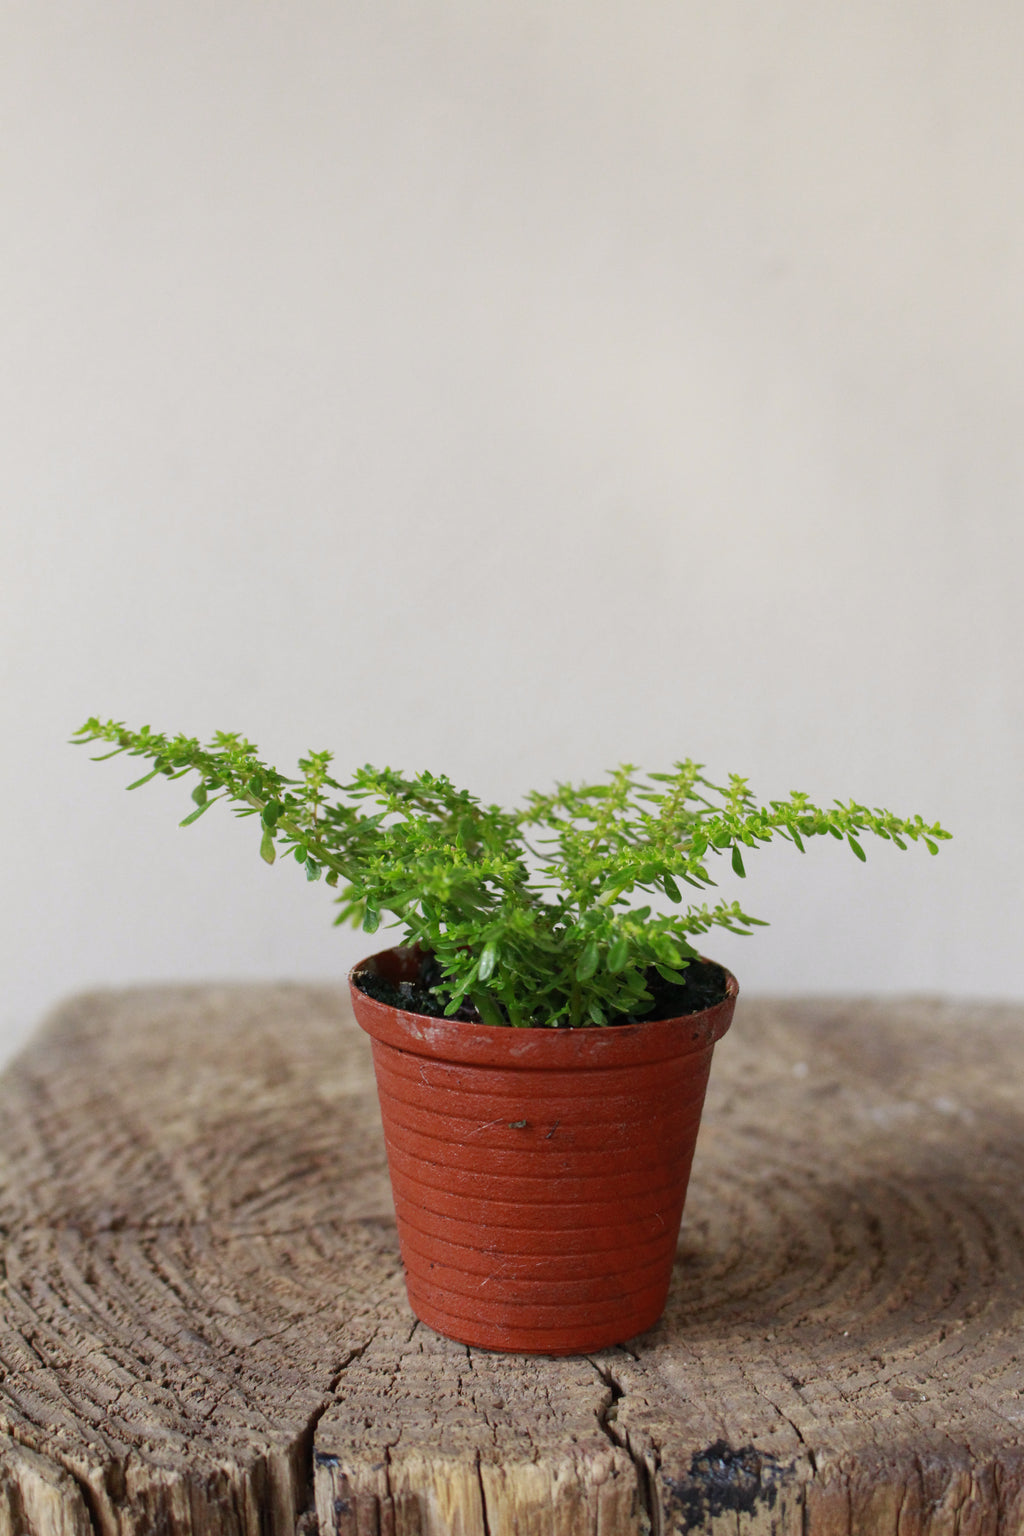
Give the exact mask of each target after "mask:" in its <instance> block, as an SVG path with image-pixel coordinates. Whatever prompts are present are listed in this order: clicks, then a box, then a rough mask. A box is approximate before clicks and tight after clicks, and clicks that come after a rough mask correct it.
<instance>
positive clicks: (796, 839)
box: [789, 827, 806, 853]
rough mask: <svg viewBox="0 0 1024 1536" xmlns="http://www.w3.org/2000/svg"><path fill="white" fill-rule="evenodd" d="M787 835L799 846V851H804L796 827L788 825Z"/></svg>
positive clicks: (801, 839)
mask: <svg viewBox="0 0 1024 1536" xmlns="http://www.w3.org/2000/svg"><path fill="white" fill-rule="evenodd" d="M789 835H790V837H791V838H792V839H793V841H794V843H795V844H796V846H797V848H799V850H800V852H801V853H805V852H806V849H805V848H804V842H803V838H802V837H801V836H800V833H799V832H798V831H797V829H796V827H790V829H789Z"/></svg>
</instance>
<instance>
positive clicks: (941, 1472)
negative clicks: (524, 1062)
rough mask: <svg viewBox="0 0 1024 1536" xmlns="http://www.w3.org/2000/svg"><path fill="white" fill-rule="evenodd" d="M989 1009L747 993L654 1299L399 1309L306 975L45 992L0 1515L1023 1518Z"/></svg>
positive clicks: (22, 1084)
mask: <svg viewBox="0 0 1024 1536" xmlns="http://www.w3.org/2000/svg"><path fill="white" fill-rule="evenodd" d="M1022 1024H1024V1008H1019V1007H1017V1008H1015V1007H997V1006H991V1007H970V1008H969V1007H964V1006H959V1005H956V1006H954V1005H952V1004H944V1003H941V1002H938V1001H933V1000H912V1001H905V1002H898V1003H893V1002H885V1003H881V1002H879V1003H864V1002H836V1001H824V1002H822V1001H817V1002H813V1001H801V1002H781V1001H773V1002H751V1001H748V1000H745V999H741V1002H740V1006H739V1009H738V1011H737V1019H736V1023H735V1025H734V1027H733V1030H732V1032H731V1034H730V1035H729V1036H727V1037H726V1039H725V1040H724V1041H723V1042H722V1044H721V1045H720V1046H719V1047H718V1050H717V1052H716V1059H715V1065H714V1069H713V1072H712V1086H711V1091H710V1094H709V1099H708V1105H707V1110H706V1113H705V1120H704V1128H703V1130H702V1133H701V1141H700V1144H699V1146H698V1151H697V1159H696V1164H695V1168H694V1174H693V1179H692V1183H691V1189H690V1196H689V1202H688V1207H687V1213H686V1217H685V1219H684V1225H683V1237H682V1242H681V1246H680V1252H679V1259H678V1264H677V1267H676V1273H675V1279H674V1282H673V1287H672V1291H671V1295H670V1300H669V1306H668V1310H667V1312H666V1314H665V1317H664V1319H663V1321H662V1323H661V1324H660V1325H659V1326H658V1327H657V1328H656V1329H655V1330H653V1331H652V1332H651V1333H649V1334H647V1335H645V1336H643V1337H642V1338H639V1339H635V1340H632V1341H631V1342H630V1343H629V1345H628V1346H623V1347H621V1348H617V1349H612V1350H606V1351H602V1352H601V1353H600V1354H596V1355H594V1356H593V1357H591V1358H580V1359H566V1360H557V1359H547V1358H523V1357H514V1356H505V1355H498V1354H490V1353H487V1352H486V1351H482V1350H476V1349H467V1348H465V1347H463V1346H461V1345H457V1344H453V1343H451V1342H449V1341H447V1340H445V1339H441V1338H439V1337H437V1336H436V1335H435V1334H433V1333H431V1332H430V1330H429V1329H427V1328H425V1327H423V1326H422V1325H418V1324H416V1322H415V1321H414V1319H413V1317H412V1315H411V1313H410V1312H409V1310H408V1308H407V1305H406V1301H405V1296H404V1291H403V1286H402V1278H401V1268H400V1264H399V1259H398V1248H397V1242H396V1237H395V1229H394V1222H393V1217H392V1213H391V1199H390V1194H389V1189H388V1182H387V1174H386V1167H385V1161H384V1153H383V1145H382V1140H381V1136H380V1131H379V1127H378V1119H377V1108H376V1101H375V1096H374V1091H373V1081H372V1071H371V1067H370V1062H369V1051H368V1048H367V1044H366V1042H365V1040H364V1038H363V1037H362V1036H361V1035H360V1034H359V1032H358V1031H357V1030H356V1028H355V1026H354V1024H353V1022H352V1020H351V1015H350V1012H349V1006H348V1002H347V1000H346V998H345V997H344V995H343V993H342V991H341V990H340V989H338V990H334V989H316V988H308V987H292V986H275V987H201V988H147V989H139V990H135V991H129V992H120V993H97V994H94V995H91V996H87V997H82V998H78V999H76V1000H74V1001H72V1002H71V1003H69V1004H68V1005H66V1006H65V1007H64V1008H63V1009H62V1010H61V1011H60V1012H59V1013H58V1014H57V1015H56V1017H55V1018H54V1019H53V1020H52V1021H51V1022H50V1024H49V1025H48V1027H47V1028H46V1029H45V1030H44V1032H43V1033H42V1034H41V1035H40V1036H39V1037H38V1038H37V1039H36V1041H35V1042H34V1043H33V1044H32V1045H31V1046H30V1047H29V1048H28V1049H27V1050H26V1051H25V1052H24V1053H23V1055H22V1056H21V1057H20V1058H19V1060H18V1061H17V1062H16V1063H15V1064H14V1065H13V1066H12V1067H11V1068H10V1069H9V1070H8V1072H7V1074H6V1076H5V1078H4V1080H3V1084H2V1087H0V1117H2V1121H0V1123H2V1131H0V1157H2V1193H0V1225H2V1228H3V1231H4V1268H3V1293H2V1298H3V1299H2V1316H0V1536H57V1533H59V1536H143V1533H153V1536H157V1533H159V1536H179V1533H180V1536H185V1533H192V1536H215V1533H216V1536H221V1533H225V1536H243V1533H244V1536H258V1533H262V1536H292V1533H297V1536H312V1533H313V1532H315V1531H318V1530H319V1531H322V1532H325V1533H327V1532H338V1533H344V1536H356V1533H358V1536H405V1533H422V1536H433V1533H441V1532H453V1533H464V1536H473V1533H488V1536H506V1533H507V1536H513V1533H515V1536H533V1533H537V1536H540V1533H548V1532H551V1533H558V1536H577V1533H584V1532H588V1533H589V1532H595V1533H601V1536H625V1533H638V1536H639V1533H642V1532H649V1531H654V1532H664V1533H673V1532H683V1531H702V1532H712V1533H715V1536H724V1533H730V1536H741V1533H744V1536H745V1533H755V1532H757V1533H764V1536H768V1533H775V1536H869V1533H870V1536H877V1533H883V1536H887V1533H892V1536H918V1533H929V1536H938V1533H940V1532H941V1533H947V1532H948V1533H950V1536H953V1533H957V1536H990V1533H991V1536H995V1533H1010V1532H1021V1531H1024V1439H1022V1437H1024V1364H1022V1361H1021V1355H1022V1353H1024V1337H1022V1328H1021V1325H1022V1323H1024V1136H1022V1130H1024V1125H1022V1120H1024V1116H1022V1089H1021V1084H1022V1081H1024V1029H1022V1027H1021V1026H1022Z"/></svg>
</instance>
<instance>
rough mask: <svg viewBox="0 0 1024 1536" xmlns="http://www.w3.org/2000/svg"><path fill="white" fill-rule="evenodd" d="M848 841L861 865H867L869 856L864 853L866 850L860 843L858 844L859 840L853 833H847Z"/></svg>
mask: <svg viewBox="0 0 1024 1536" xmlns="http://www.w3.org/2000/svg"><path fill="white" fill-rule="evenodd" d="M846 841H847V842H848V843H849V845H850V847H851V848H852V849H853V851H854V853H855V854H856V855H857V857H858V859H860V861H861V863H862V864H866V863H867V861H868V856H867V854H866V853H865V852H864V849H863V848H862V847H861V845H860V843H858V841H857V839H856V838H855V837H854V835H853V833H852V832H847V834H846Z"/></svg>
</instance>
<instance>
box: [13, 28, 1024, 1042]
mask: <svg viewBox="0 0 1024 1536" xmlns="http://www.w3.org/2000/svg"><path fill="white" fill-rule="evenodd" d="M0 18H2V33H3V42H2V47H0V93H2V114H3V124H2V153H3V177H4V184H3V190H2V198H0V207H2V221H0V260H2V268H3V276H2V283H0V335H2V338H3V343H2V358H0V379H2V383H0V389H2V400H0V432H2V434H3V439H4V441H3V451H2V459H0V477H2V497H3V505H2V517H3V534H2V558H3V596H2V606H0V643H2V659H3V668H4V675H3V710H4V719H5V729H4V733H3V734H4V746H3V752H2V754H0V759H2V761H0V772H2V775H3V783H2V788H0V804H2V806H3V812H4V814H3V859H2V876H0V879H2V888H0V900H2V914H0V923H2V928H0V931H2V935H3V939H2V947H3V960H2V968H0V978H2V989H0V1009H2V1020H0V1022H2V1026H3V1041H4V1043H5V1049H10V1048H11V1047H13V1045H14V1044H15V1043H16V1042H17V1041H18V1040H19V1039H20V1038H22V1037H23V1035H24V1033H25V1032H26V1031H27V1029H28V1028H29V1027H30V1025H31V1023H32V1022H33V1020H34V1019H35V1018H36V1017H37V1016H38V1015H39V1013H40V1012H41V1010H43V1009H44V1008H46V1007H47V1006H48V1005H50V1004H51V1003H52V1002H53V1001H54V1000H55V999H56V998H57V997H59V996H60V995H62V994H66V993H68V992H69V991H72V990H74V989H78V988H82V987H86V986H91V985H93V984H97V983H110V982H114V983H117V982H123V981H129V980H138V979H149V978H175V977H176V978H193V977H210V976H217V977H241V976H247V977H249V976H290V977H297V978H303V977H317V978H321V977H327V976H340V975H341V974H342V973H343V972H344V970H345V968H346V967H347V966H348V965H349V964H350V963H351V962H352V961H353V960H354V959H355V958H357V956H358V954H359V952H360V951H361V950H365V948H366V947H368V946H367V941H366V940H365V939H361V938H360V937H359V936H358V935H352V934H349V933H346V934H344V935H340V934H339V932H338V931H336V930H333V929H332V928H331V926H330V918H331V915H332V911H331V908H330V905H329V903H328V900H327V893H326V892H325V890H324V888H323V887H322V886H315V887H309V888H308V889H307V887H306V884H305V881H304V880H303V879H302V876H301V873H300V872H299V871H298V870H297V869H294V870H292V871H289V870H288V869H287V867H282V868H277V869H274V870H268V869H267V868H266V867H265V866H263V865H262V864H261V863H260V861H259V859H258V857H257V854H256V841H257V839H256V836H255V834H254V833H253V830H252V826H251V824H246V823H244V822H243V823H236V822H235V821H234V820H233V819H232V818H231V817H230V816H227V815H223V816H221V817H220V819H219V820H218V813H214V814H213V815H211V816H209V817H207V818H205V819H204V820H203V821H202V822H201V823H200V824H199V825H198V826H197V827H195V828H193V829H191V830H189V831H179V830H178V829H177V826H176V822H177V820H178V818H179V817H180V816H181V815H183V814H184V813H185V810H186V809H187V808H188V804H187V795H186V792H185V790H184V789H183V787H182V786H181V785H180V784H179V785H165V784H163V783H161V784H160V785H159V786H151V787H149V788H147V789H145V790H142V791H140V792H139V793H138V794H135V795H131V796H128V797H126V796H125V795H124V794H123V790H122V785H123V784H124V783H126V782H127V780H128V778H129V777H131V776H134V775H133V774H132V772H131V770H132V767H133V765H132V764H131V763H130V762H129V761H128V760H126V759H115V761H114V762H112V763H108V764H105V765H101V766H93V765H91V764H90V763H89V762H88V761H86V757H85V753H84V752H83V751H81V750H77V751H76V750H73V749H72V748H71V747H68V746H66V745H64V742H65V739H66V737H67V735H68V734H69V732H70V730H71V729H72V728H73V727H75V726H76V725H78V724H79V723H80V721H81V720H82V719H84V718H85V716H86V715H88V714H91V713H93V712H98V713H105V714H113V715H115V716H117V717H120V718H123V719H125V720H127V721H130V722H132V723H135V724H141V723H143V722H146V721H148V722H150V723H152V724H153V725H155V726H159V727H162V728H166V729H184V730H188V731H190V732H194V733H197V734H204V733H207V732H209V731H212V730H213V729H214V728H216V727H218V726H223V727H225V728H227V727H230V728H236V729H241V730H243V731H245V732H247V733H248V734H249V735H250V736H251V737H253V738H255V739H256V740H257V741H258V742H259V743H260V744H261V746H262V747H263V748H265V749H266V750H267V751H268V753H270V754H271V755H273V756H274V757H276V758H277V759H278V760H279V761H280V762H281V765H282V766H285V767H286V766H287V764H288V763H289V762H290V761H293V760H294V757H295V756H296V755H297V754H299V753H300V752H302V751H304V750H305V749H306V748H307V747H310V746H312V747H319V746H323V745H330V746H333V747H334V748H335V749H336V751H337V754H338V759H339V767H340V768H341V770H342V772H344V769H345V767H346V766H350V765H351V766H354V765H355V764H356V763H359V762H364V761H367V760H370V761H374V762H390V763H392V764H395V765H400V766H405V767H409V768H416V767H432V768H435V769H438V770H445V771H447V772H449V773H450V774H451V775H452V776H453V777H454V778H456V779H457V780H461V781H464V782H467V783H468V784H469V785H470V786H471V787H474V788H475V789H477V790H478V791H479V792H480V793H482V794H484V795H486V796H488V797H510V798H515V797H517V796H518V795H519V794H520V793H521V792H522V791H523V790H524V789H526V788H528V787H530V786H532V785H538V786H542V785H545V784H547V783H549V782H550V781H551V780H552V779H553V778H555V777H562V778H566V777H578V776H583V775H591V774H594V773H596V772H598V771H600V770H602V769H604V768H606V767H610V766H612V765H614V764H615V763H616V762H618V761H620V760H622V759H623V758H629V759H631V760H633V761H636V762H639V763H643V764H646V765H649V766H652V767H657V766H663V765H666V764H667V763H669V762H670V761H671V760H673V759H674V758H675V757H678V756H682V755H687V754H688V755H693V756H697V757H699V758H701V759H702V760H703V761H705V762H706V763H707V764H708V765H709V766H710V767H712V768H714V769H716V770H718V771H721V772H723V773H724V772H726V771H728V770H729V769H735V770H736V771H738V772H741V773H747V774H749V775H750V776H751V777H752V779H753V781H754V785H755V787H756V788H758V789H759V790H760V791H761V792H763V793H764V794H766V795H771V794H776V793H780V792H785V791H787V790H789V789H791V788H795V787H800V788H805V789H807V790H809V791H810V792H812V793H814V794H816V795H820V796H823V797H825V798H826V799H827V798H829V797H831V796H832V795H842V796H844V797H845V796H847V795H850V794H853V795H855V796H857V797H858V798H862V799H866V800H868V801H869V802H871V803H880V804H886V805H890V806H891V807H893V808H894V809H897V810H901V811H917V810H920V811H921V812H922V813H923V814H925V815H926V816H927V817H928V818H934V817H938V818H941V819H942V820H943V821H944V823H945V824H946V825H947V826H949V827H950V828H951V829H952V830H953V831H954V832H955V833H956V841H955V842H953V843H952V844H947V845H945V847H944V848H943V851H942V853H941V855H940V857H939V858H938V859H934V860H933V859H931V858H929V857H928V856H927V855H926V854H924V853H923V851H921V850H911V851H910V852H909V853H907V854H905V855H900V854H898V853H896V852H895V851H894V850H892V849H891V848H887V847H885V846H883V845H880V844H875V845H872V846H871V847H869V850H868V851H869V863H868V865H867V867H866V868H863V867H861V866H860V865H858V864H856V863H855V861H854V860H853V859H852V858H850V857H849V854H848V853H847V852H846V851H845V850H844V849H842V848H840V847H839V845H838V844H836V845H830V846H829V847H827V848H822V847H816V848H815V849H814V850H813V852H811V853H809V855H808V857H807V859H806V861H801V860H800V858H799V856H798V855H797V854H795V853H794V852H792V851H791V850H788V849H786V848H784V847H781V846H780V847H779V848H778V849H773V850H770V851H767V852H765V853H763V854H762V855H761V857H760V859H759V860H757V861H755V860H751V861H750V866H749V875H750V878H749V879H748V881H747V884H746V887H745V888H743V890H742V894H743V895H744V897H745V898H746V900H747V902H748V904H749V906H750V907H751V908H752V910H754V911H755V912H757V913H759V914H760V915H761V916H763V917H766V918H769V919H770V920H771V921H772V925H773V926H772V928H771V929H770V930H768V931H766V932H763V933H760V934H759V935H758V936H756V937H755V938H753V939H750V940H745V941H735V942H729V941H724V942H723V941H716V942H715V945H714V950H715V953H717V954H718V955H719V957H720V958H722V959H723V960H726V961H728V962H729V963H731V964H732V965H733V966H734V968H735V969H737V971H738V972H739V973H740V978H741V983H742V984H743V985H744V986H745V987H746V988H747V989H748V990H749V989H769V990H776V991H779V990H792V991H797V992H804V991H811V990H833V991H872V992H885V991H890V990H908V989H918V990H920V989H923V990H928V991H944V992H952V993H968V992H979V993H981V994H983V995H996V994H1003V995H1007V994H1008V995H1017V996H1021V995H1024V949H1022V945H1021V942H1020V933H1021V929H1022V918H1024V910H1022V907H1024V903H1022V899H1021V881H1020V874H1019V868H1020V862H1021V861H1020V836H1019V831H1018V823H1019V820H1020V808H1021V804H1022V790H1024V783H1022V771H1021V751H1022V746H1024V718H1022V708H1021V699H1022V692H1021V684H1022V647H1021V629H1022V625H1021V618H1020V606H1019V592H1018V588H1019V583H1020V576H1021V570H1022V559H1021V556H1022V543H1024V534H1022V524H1021V506H1022V496H1021V491H1022V486H1024V434H1022V432H1021V413H1022V407H1024V301H1022V293H1024V289H1022V284H1021V276H1022V272H1024V202H1022V188H1024V92H1022V91H1021V85H1020V58H1021V53H1022V49H1024V12H1022V11H1021V8H1020V7H1019V5H1016V4H1013V3H1011V0H885V3H881V0H865V3H861V4H857V5H849V4H846V3H844V0H778V3H776V4H774V5H771V6H764V5H758V4H756V3H754V0H745V3H741V0H716V3H714V4H697V3H695V0H639V3H637V0H628V3H627V0H560V3H558V4H552V3H551V0H476V3H470V0H434V3H432V4H422V3H420V0H416V3H413V0H358V3H353V0H344V3H341V4H339V3H327V0H306V3H299V4H296V5H288V6H285V5H283V4H271V3H264V0H248V3H240V0H212V3H211V0H149V3H147V4H145V5H139V4H137V3H136V0H102V3H90V0H74V3H61V0H54V3H50V4H48V5H44V6H40V5H38V4H35V3H33V0H7V3H5V4H4V5H3V7H2V11H0Z"/></svg>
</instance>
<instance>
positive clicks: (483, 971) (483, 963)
mask: <svg viewBox="0 0 1024 1536" xmlns="http://www.w3.org/2000/svg"><path fill="white" fill-rule="evenodd" d="M497 960H498V946H497V945H496V944H494V943H491V944H485V945H484V947H483V951H482V953H481V955H480V964H479V965H478V966H477V972H476V973H477V975H478V976H479V978H480V980H481V981H488V980H489V979H490V978H491V976H493V975H494V967H495V965H496V964H497Z"/></svg>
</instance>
